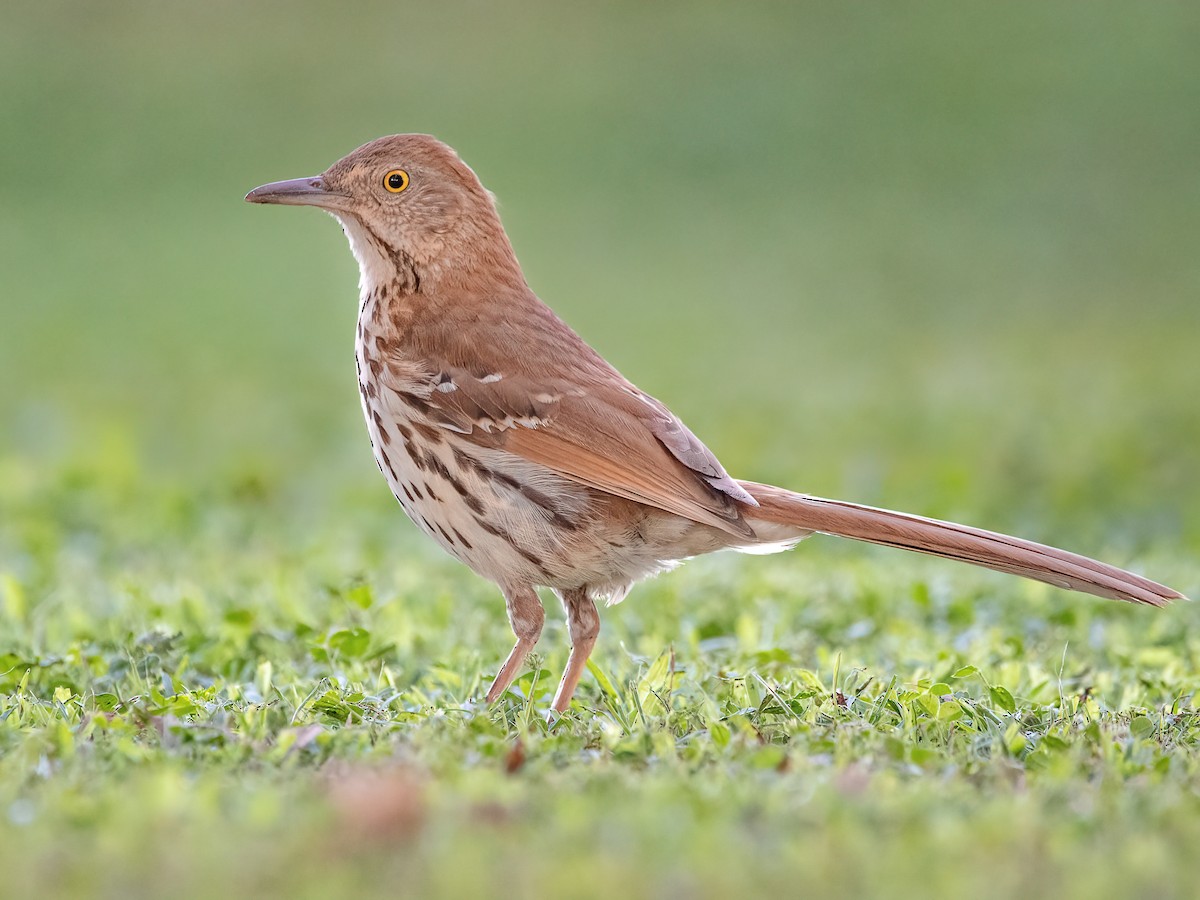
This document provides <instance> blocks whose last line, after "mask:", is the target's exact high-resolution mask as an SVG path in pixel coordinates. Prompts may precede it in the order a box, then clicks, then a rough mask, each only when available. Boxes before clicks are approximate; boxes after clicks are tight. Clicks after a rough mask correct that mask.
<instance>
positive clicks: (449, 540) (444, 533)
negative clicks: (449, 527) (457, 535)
mask: <svg viewBox="0 0 1200 900" xmlns="http://www.w3.org/2000/svg"><path fill="white" fill-rule="evenodd" d="M437 530H438V531H439V532H441V534H442V537H444V538H445V539H446V543H447V544H451V545H453V544H454V538H452V537H450V533H449V532H448V531H446V529H445V528H443V527H442V526H441V525H440V524H439V525H438V527H437Z"/></svg>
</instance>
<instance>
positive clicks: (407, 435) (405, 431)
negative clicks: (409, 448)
mask: <svg viewBox="0 0 1200 900" xmlns="http://www.w3.org/2000/svg"><path fill="white" fill-rule="evenodd" d="M396 430H397V431H399V432H400V434H401V435H402V436H403V437H404V439H405V440H406V441H411V440H412V435H413V433H412V429H411V428H409V427H408V426H407V425H405V424H404V423H403V422H397V423H396Z"/></svg>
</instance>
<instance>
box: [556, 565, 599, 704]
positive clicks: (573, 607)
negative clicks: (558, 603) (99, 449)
mask: <svg viewBox="0 0 1200 900" xmlns="http://www.w3.org/2000/svg"><path fill="white" fill-rule="evenodd" d="M558 596H559V599H561V600H562V605H563V609H565V610H566V612H567V631H568V632H569V633H570V635H571V655H570V656H568V657H567V668H566V671H564V672H563V677H562V681H561V682H559V685H558V692H557V693H556V694H555V695H554V704H553V706H552V707H551V709H553V710H554V712H556V713H564V712H566V711H567V707H568V706H570V705H571V697H572V696H574V694H575V688H576V686H578V684H579V679H580V678H582V677H583V670H584V669H585V668H586V667H587V661H588V657H589V656H591V655H592V647H594V646H595V645H596V637H597V635H599V634H600V614H599V613H598V612H597V611H596V604H595V603H593V602H592V599H591V598H590V597H589V596H588V595H587V590H586V589H585V588H575V589H573V590H569V591H562V592H561V593H559V595H558Z"/></svg>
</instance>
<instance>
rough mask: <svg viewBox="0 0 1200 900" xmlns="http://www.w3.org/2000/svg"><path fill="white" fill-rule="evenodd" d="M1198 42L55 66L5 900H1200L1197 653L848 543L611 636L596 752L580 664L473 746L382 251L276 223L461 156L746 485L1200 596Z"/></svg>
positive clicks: (187, 24) (570, 303) (2, 535)
mask: <svg viewBox="0 0 1200 900" xmlns="http://www.w3.org/2000/svg"><path fill="white" fill-rule="evenodd" d="M439 10H440V11H439ZM1198 26H1200V19H1198V18H1197V16H1196V15H1195V14H1194V13H1193V12H1192V11H1191V10H1190V9H1185V8H1183V7H1160V8H1156V9H1154V10H1146V9H1141V8H1138V9H1136V10H1135V9H1133V8H1132V7H1129V8H1127V7H1126V6H1124V5H1119V4H1091V5H1089V6H1088V7H1087V9H1086V10H1084V9H1083V8H1082V7H1075V6H1073V5H1071V4H1016V5H1013V4H1009V5H1006V6H1005V7H1003V8H995V9H993V8H984V7H972V8H964V7H961V6H958V5H953V6H952V5H940V4H919V5H917V6H913V7H911V8H908V9H905V10H903V11H901V10H892V9H891V8H890V7H883V6H875V7H854V8H851V7H842V6H826V5H811V6H807V5H806V6H799V7H789V8H788V9H787V10H784V9H783V8H782V7H780V8H776V9H771V8H769V7H761V8H754V9H744V10H743V9H739V10H738V11H736V12H733V11H731V10H729V9H727V8H725V7H723V6H721V5H717V4H698V5H689V6H688V7H686V8H684V7H672V6H670V5H656V6H654V7H651V8H642V7H636V6H628V7H621V8H612V9H608V8H595V9H586V10H584V9H567V8H565V7H564V8H561V9H560V8H558V7H549V6H547V7H542V6H540V5H537V4H533V3H529V4H520V5H511V6H508V7H505V8H500V7H497V8H494V9H493V8H491V7H478V8H477V7H469V8H465V9H463V10H453V9H449V8H447V9H441V8H436V9H435V8H434V7H429V8H424V7H415V6H413V7H408V6H397V5H394V4H383V3H370V4H360V5H357V6H356V7H355V11H354V12H353V13H351V12H348V11H347V10H339V11H338V13H337V15H336V16H333V15H332V14H331V12H330V10H329V8H327V7H325V6H323V5H321V4H318V3H315V2H311V3H301V4H293V5H291V6H290V7H289V13H288V15H286V16H285V15H283V14H282V13H281V12H280V11H278V10H273V11H272V10H267V9H265V8H264V9H261V10H259V9H253V8H243V6H241V5H234V4H217V5H211V4H210V5H209V6H206V7H196V8H187V9H184V8H173V9H167V8H159V7H153V6H143V5H136V4H120V3H116V4H108V5H106V6H105V7H104V8H103V10H101V9H100V8H96V9H91V8H88V9H78V8H76V7H75V6H71V5H67V4H57V3H48V4H43V5H41V6H38V7H37V8H33V7H30V8H28V9H23V10H19V11H15V12H10V13H8V14H7V15H6V25H5V27H4V28H2V29H0V83H2V84H3V85H4V88H5V90H3V91H0V113H2V116H3V121H5V122H6V129H5V130H6V135H10V136H12V135H15V137H10V139H9V140H6V141H4V142H0V195H2V196H4V197H5V202H4V203H3V204H2V205H0V271H3V272H4V294H3V297H2V299H0V304H2V307H0V308H2V309H3V319H2V325H0V867H2V868H3V870H4V872H5V877H4V879H3V884H2V885H0V896H3V895H7V896H13V897H19V896H32V895H46V896H64V897H71V896H121V897H139V896H146V897H158V896H163V895H166V894H171V895H175V896H181V897H206V896H222V897H230V896H265V895H272V894H275V895H288V896H384V895H389V896H390V895H395V894H397V893H408V894H412V895H415V896H429V897H437V896H454V897H460V896H493V895H507V896H538V897H545V896H563V897H570V896H600V895H603V896H608V895H619V894H623V895H630V896H656V897H658V896H671V897H676V896H677V897H693V896H724V895H731V894H739V895H740V894H755V893H773V894H789V895H790V894H794V893H797V892H798V891H800V890H802V891H803V892H805V893H814V894H824V895H831V896H850V895H887V896H909V895H911V896H921V897H927V896H952V895H969V896H976V897H985V898H986V897H1009V896H1013V895H1016V894H1018V893H1019V894H1024V895H1031V896H1036V895H1046V896H1049V895H1056V896H1068V897H1070V896H1088V897H1106V896H1113V897H1124V896H1130V895H1150V894H1157V895H1160V896H1164V897H1176V896H1177V897H1184V896H1189V895H1190V893H1191V888H1190V885H1191V884H1193V883H1194V882H1195V880H1196V877H1197V875H1198V874H1200V873H1198V872H1197V866H1196V863H1195V861H1194V860H1195V854H1194V852H1193V848H1194V847H1195V845H1196V842H1197V839H1198V838H1200V754H1198V752H1197V750H1198V746H1200V734H1198V732H1200V717H1198V716H1197V711H1196V708H1195V694H1196V690H1197V686H1198V676H1197V672H1198V671H1200V668H1198V661H1197V655H1198V653H1200V633H1198V631H1197V627H1198V626H1197V618H1196V614H1195V611H1194V609H1193V608H1192V607H1191V606H1188V605H1185V604H1178V605H1176V606H1175V607H1174V608H1171V609H1168V610H1165V611H1161V612H1156V611H1153V610H1145V609H1137V608H1133V607H1130V606H1125V605H1120V604H1115V603H1104V602H1102V601H1097V600H1092V599H1091V598H1084V597H1079V596H1075V595H1069V594H1064V593H1062V592H1058V591H1054V590H1052V589H1050V588H1047V587H1044V586H1042V585H1038V584H1033V583H1026V582H1023V581H1019V580H1016V579H1007V578H1004V577H1001V576H998V575H993V574H991V573H985V572H981V571H977V570H971V569H967V568H965V567H961V566H954V565H951V564H949V563H942V562H939V561H936V560H925V559H921V558H915V557H910V556H907V555H903V554H899V553H895V552H889V551H885V550H882V549H873V548H863V547H860V546H850V545H847V544H842V543H838V542H835V541H833V540H832V539H826V538H814V539H812V540H811V541H808V542H806V543H805V544H803V545H801V547H800V548H799V549H798V550H797V551H795V552H794V553H791V554H786V555H784V556H779V557H770V558H754V559H748V558H738V557H734V556H728V555H722V556H717V557H712V558H706V559H701V560H696V561H693V562H691V563H689V564H688V565H687V566H686V567H684V568H683V569H681V570H679V571H678V572H675V573H672V574H670V575H668V576H664V577H662V578H660V579H657V580H655V581H653V582H650V583H648V584H645V585H642V586H640V587H639V588H637V589H636V590H635V591H634V593H633V594H632V596H631V597H630V599H629V600H628V601H626V602H625V603H624V604H622V605H620V606H618V607H615V608H612V609H609V610H606V611H605V612H604V614H603V631H602V635H601V639H600V643H599V645H598V648H597V652H596V654H595V656H594V664H595V665H594V668H593V670H592V671H591V672H590V673H589V674H588V676H586V677H585V679H584V682H583V684H582V685H581V688H580V692H579V696H578V703H577V705H576V708H575V709H574V710H573V711H572V713H571V714H570V715H569V716H568V717H567V718H565V719H564V720H562V721H560V722H558V723H557V724H556V725H554V726H552V727H551V726H547V725H546V724H545V722H544V721H543V718H542V715H543V713H544V710H545V709H546V708H547V706H548V703H549V698H550V695H551V693H552V690H553V686H554V683H555V681H556V678H557V674H558V672H559V671H560V670H561V667H562V665H563V663H564V662H565V657H566V646H565V640H566V638H565V633H564V630H563V628H562V626H561V625H560V624H559V623H558V622H557V621H556V619H557V616H554V615H551V616H550V620H551V624H550V626H549V627H548V628H547V633H546V635H545V637H544V638H543V640H542V643H541V644H540V646H539V654H540V655H539V657H538V658H537V659H536V660H535V663H534V665H533V666H532V667H531V669H530V670H529V671H528V672H527V673H526V674H525V675H524V676H523V677H522V679H521V680H520V681H519V682H518V685H517V690H516V691H515V692H514V693H513V694H510V695H509V696H508V697H507V698H505V700H504V701H503V702H502V703H500V704H498V705H496V706H495V707H492V708H488V707H485V706H482V705H480V704H479V703H478V701H477V698H478V697H479V696H480V694H481V692H482V690H481V689H482V688H483V686H484V685H485V684H486V681H487V679H488V678H489V677H490V676H491V674H492V673H493V672H494V671H495V669H496V666H497V665H498V664H499V662H500V660H501V659H502V658H503V655H504V654H505V653H506V652H507V650H508V647H509V644H510V642H511V636H510V635H509V633H508V628H507V625H506V623H505V621H504V617H503V612H502V603H501V601H500V599H499V596H498V594H497V593H496V591H495V590H494V588H492V587H491V586H490V585H488V584H485V583H483V582H482V581H480V580H478V579H477V578H475V577H474V576H472V575H471V573H469V572H467V571H466V570H465V569H463V568H462V567H461V566H459V565H458V564H456V563H454V562H453V561H452V560H449V559H448V558H445V557H443V556H441V555H439V552H438V551H437V550H436V548H434V547H433V546H431V545H427V544H426V543H425V542H423V541H422V539H421V538H420V536H419V535H418V534H417V533H416V532H415V530H414V529H412V528H411V527H410V526H409V525H408V523H407V522H406V521H405V520H404V519H403V516H402V514H401V513H400V511H399V510H398V508H396V505H395V504H394V503H393V502H392V500H391V498H390V497H389V496H387V492H386V489H385V488H384V486H383V484H382V482H381V481H380V480H379V479H378V474H377V472H376V471H375V467H374V465H373V463H372V462H371V459H370V453H369V449H368V447H367V443H366V440H365V436H364V435H363V433H362V426H361V423H360V422H359V421H358V415H359V413H358V410H357V401H356V398H355V389H354V383H353V368H352V363H351V362H350V361H349V355H348V354H349V338H350V335H351V329H352V326H353V323H352V316H353V285H354V282H355V273H354V269H353V262H352V260H351V258H350V255H349V254H348V253H347V252H346V248H345V247H344V245H343V244H344V242H343V241H342V239H341V238H340V237H339V236H338V234H337V232H336V229H335V227H334V226H332V225H331V224H330V223H329V222H328V221H327V220H325V219H323V217H319V216H317V215H315V214H314V215H305V214H303V213H299V212H296V211H286V212H279V211H278V210H262V209H252V208H248V207H246V206H245V205H244V204H242V203H241V201H240V197H241V195H242V194H243V193H244V192H245V191H246V190H247V189H249V188H250V187H252V186H254V185H255V184H258V183H261V182H264V181H268V180H273V179H277V178H284V177H293V176H298V175H303V174H310V173H312V172H315V171H317V170H319V169H320V168H322V167H324V166H325V165H326V164H327V163H328V162H330V161H332V160H333V159H334V158H336V157H337V156H339V155H341V154H342V153H344V152H346V151H347V150H349V149H351V148H352V147H353V146H354V145H355V144H356V143H358V142H361V141H363V140H367V139H369V138H371V137H374V136H377V135H378V134H383V133H387V132H390V131H398V130H429V131H433V132H436V133H437V134H439V135H442V136H443V137H445V138H447V139H448V140H450V141H451V142H452V143H454V144H455V145H457V146H458V147H459V149H460V150H461V151H462V153H463V154H464V156H465V157H466V158H467V160H468V161H469V162H470V163H472V165H474V166H475V167H476V169H477V171H479V172H480V174H481V175H482V177H483V178H484V180H485V183H487V184H488V185H489V187H491V188H492V189H493V190H494V191H496V193H497V194H498V196H499V198H500V202H501V209H502V213H503V215H504V217H505V221H506V224H507V225H508V227H509V230H510V233H511V235H512V237H513V240H514V242H515V244H516V247H517V250H518V253H519V255H520V256H521V258H522V260H523V262H524V263H525V266H526V270H527V274H528V275H529V277H530V280H531V282H532V283H533V285H534V287H535V288H536V289H537V290H538V291H539V293H540V294H541V295H542V296H543V297H544V298H546V299H547V300H548V301H549V302H551V303H552V305H554V306H555V308H556V309H557V310H558V311H559V312H560V313H562V314H563V315H564V316H565V317H566V318H567V319H568V320H569V321H570V322H572V324H574V325H575V326H576V327H577V328H578V329H579V330H580V331H581V332H582V333H583V334H584V335H585V336H586V337H587V338H588V339H589V340H591V341H592V342H593V343H594V344H595V345H597V346H598V347H599V348H600V349H601V350H603V351H604V352H605V353H606V355H608V356H609V357H610V358H612V359H613V360H614V361H615V362H616V363H617V364H618V365H619V366H620V367H621V368H622V370H623V371H625V372H626V373H627V374H628V375H630V376H631V377H632V378H633V379H634V380H636V381H637V382H638V383H639V384H641V385H642V386H643V387H645V388H647V389H648V390H651V391H652V392H654V393H655V394H657V395H658V396H660V397H662V399H664V400H665V401H667V402H668V403H669V404H670V405H671V406H672V407H673V408H675V409H676V410H677V411H678V412H679V413H680V414H681V415H682V416H683V417H684V418H685V419H686V421H687V422H688V423H689V425H690V426H691V427H692V428H693V429H694V430H695V431H697V432H698V433H699V434H701V435H702V436H703V437H704V438H705V440H706V441H707V442H708V443H709V444H710V446H712V447H713V449H714V450H716V451H717V452H718V453H719V454H720V456H721V457H722V459H723V460H724V461H725V463H726V465H727V466H728V467H729V468H730V469H731V470H732V471H733V472H735V473H736V474H737V475H739V476H741V477H747V478H755V479H758V480H770V481H776V482H778V483H782V484H786V485H788V486H791V487H795V488H798V489H804V490H810V491H812V492H814V493H818V494H824V495H832V496H845V497H848V498H850V499H855V500H859V501H863V502H869V503H876V504H880V505H888V506H894V507H898V508H905V509H912V510H914V511H918V512H923V513H927V514H932V515H938V516H944V517H951V518H960V519H963V520H966V521H971V522H974V523H978V524H981V525H987V526H989V527H994V528H1000V529H1004V530H1010V531H1014V532H1019V533H1023V534H1027V535H1028V536H1030V537H1034V538H1037V539H1041V540H1046V541H1050V542H1053V543H1058V544H1061V545H1065V546H1069V547H1071V548H1072V549H1077V550H1081V551H1084V552H1088V553H1092V554H1094V555H1097V556H1100V557H1102V558H1105V559H1109V560H1111V561H1113V562H1115V563H1118V564H1123V565H1129V566H1132V567H1134V568H1136V569H1138V570H1139V571H1144V572H1145V573H1147V574H1149V575H1151V576H1152V577H1155V578H1157V579H1160V580H1162V581H1165V582H1166V583H1168V584H1171V585H1173V586H1175V587H1177V588H1179V589H1181V590H1183V591H1184V592H1185V593H1190V594H1192V595H1196V594H1200V567H1198V566H1197V563H1196V558H1195V551H1196V548H1197V547H1200V485H1198V483H1197V479H1196V477H1195V474H1196V471H1197V456H1196V451H1195V448H1196V447H1197V446H1198V445H1200V416H1198V415H1197V407H1196V403H1195V385H1196V383H1197V372H1198V369H1197V363H1196V355H1195V343H1196V335H1197V334H1198V333H1200V304H1197V303H1196V299H1197V291H1198V289H1200V259H1198V258H1197V256H1196V254H1195V253H1194V251H1193V247H1192V244H1193V240H1192V238H1193V236H1194V235H1195V234H1196V233H1198V231H1200V212H1198V211H1200V203H1198V202H1197V201H1198V200H1200V175H1198V174H1197V170H1196V167H1195V159H1194V148H1195V146H1197V143H1198V142H1200V116H1198V115H1197V113H1196V111H1195V109H1194V106H1195V104H1194V102H1192V99H1191V97H1192V93H1193V86H1194V83H1195V79H1196V77H1197V75H1198V74H1200V72H1198V71H1197V68H1198V64H1197V62H1196V61H1195V58H1194V57H1195V54H1194V52H1193V49H1194V46H1195V39H1196V37H1197V31H1198V30H1200V29H1198ZM550 603H553V600H552V598H551V599H550Z"/></svg>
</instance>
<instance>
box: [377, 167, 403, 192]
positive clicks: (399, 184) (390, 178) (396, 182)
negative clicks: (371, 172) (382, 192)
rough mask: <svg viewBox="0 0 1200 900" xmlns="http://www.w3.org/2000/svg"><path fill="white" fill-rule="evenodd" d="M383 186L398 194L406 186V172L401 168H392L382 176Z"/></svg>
mask: <svg viewBox="0 0 1200 900" xmlns="http://www.w3.org/2000/svg"><path fill="white" fill-rule="evenodd" d="M383 186H384V187H385V188H387V189H388V191H389V192H391V193H393V194H398V193H400V192H401V191H402V190H404V189H405V188H406V187H408V173H407V172H405V171H404V170H403V169H392V171H390V172H388V173H387V174H386V175H384V176H383Z"/></svg>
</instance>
